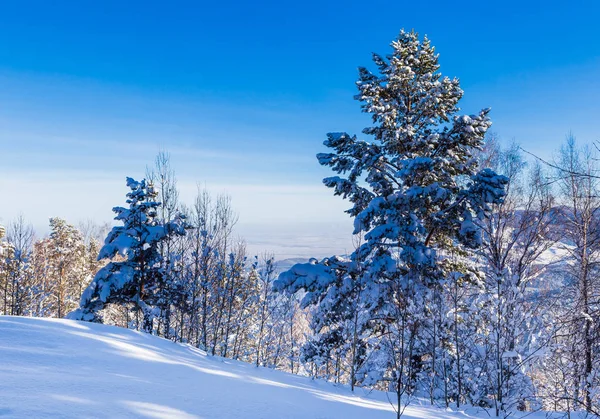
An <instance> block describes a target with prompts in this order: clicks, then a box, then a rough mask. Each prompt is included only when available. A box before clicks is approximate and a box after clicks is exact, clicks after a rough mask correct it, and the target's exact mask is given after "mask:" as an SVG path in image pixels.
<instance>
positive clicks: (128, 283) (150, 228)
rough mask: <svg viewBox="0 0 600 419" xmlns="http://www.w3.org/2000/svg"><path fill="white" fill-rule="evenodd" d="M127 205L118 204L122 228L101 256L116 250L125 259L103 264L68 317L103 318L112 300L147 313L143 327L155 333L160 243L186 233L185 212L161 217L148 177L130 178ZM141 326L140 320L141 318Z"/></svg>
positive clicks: (109, 239)
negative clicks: (166, 219) (167, 218)
mask: <svg viewBox="0 0 600 419" xmlns="http://www.w3.org/2000/svg"><path fill="white" fill-rule="evenodd" d="M127 186H128V187H129V188H130V189H131V191H130V192H128V193H127V201H126V202H127V203H128V204H129V208H123V207H115V208H113V211H114V212H115V213H116V214H117V216H116V217H115V220H117V221H121V222H122V223H123V225H122V226H115V227H113V229H112V230H111V231H110V233H109V234H108V236H107V237H106V240H105V242H104V246H103V247H102V249H101V250H100V254H99V255H98V259H99V260H100V259H112V258H113V257H115V256H116V255H117V254H118V255H120V256H121V257H123V258H124V260H115V261H111V262H110V263H108V264H107V265H106V266H104V267H103V268H102V269H101V270H100V271H98V273H97V274H96V276H95V277H94V280H93V281H92V283H91V284H90V285H89V286H88V287H87V289H86V290H85V291H84V293H83V295H82V296H81V303H80V307H79V308H78V309H77V310H75V311H73V312H71V313H70V314H69V316H68V318H70V319H74V320H86V321H95V322H100V321H101V320H102V319H101V316H100V313H99V311H100V310H102V309H103V308H104V307H106V305H107V304H109V303H116V304H120V305H133V308H134V310H135V311H136V314H138V315H139V314H140V313H141V314H142V315H143V325H142V328H143V330H144V331H146V332H151V331H152V328H153V318H154V317H155V315H156V313H155V311H156V310H155V308H156V305H157V303H158V298H159V296H157V295H156V294H157V288H158V284H159V281H160V280H161V275H163V270H162V264H161V260H160V253H159V248H158V246H159V244H160V243H161V242H162V241H163V240H166V239H167V238H168V237H170V236H172V235H183V234H185V222H184V220H183V218H182V217H181V216H179V217H174V219H173V220H171V221H169V222H168V223H165V224H161V223H160V222H158V221H157V208H158V207H159V206H160V203H159V202H157V201H155V199H156V196H157V194H156V192H155V190H154V187H153V185H152V184H151V183H149V182H147V181H146V180H145V179H143V180H141V181H139V182H138V181H135V180H134V179H132V178H127ZM138 324H139V319H138Z"/></svg>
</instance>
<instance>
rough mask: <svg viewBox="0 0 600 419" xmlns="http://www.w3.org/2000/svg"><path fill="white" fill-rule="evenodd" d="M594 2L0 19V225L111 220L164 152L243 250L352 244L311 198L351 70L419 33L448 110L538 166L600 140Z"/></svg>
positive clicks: (269, 6) (152, 9) (349, 91)
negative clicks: (216, 206) (217, 205)
mask: <svg viewBox="0 0 600 419" xmlns="http://www.w3.org/2000/svg"><path fill="white" fill-rule="evenodd" d="M598 15H600V6H598V5H595V2H591V1H590V2H587V3H583V2H571V3H570V4H567V3H565V2H548V1H546V2H522V1H521V2H460V3H458V2H430V3H428V4H427V5H424V4H422V3H421V2H415V1H413V2H404V1H386V2H383V1H370V2H351V1H350V2H349V1H344V2H341V1H339V2H338V1H329V2H327V1H321V2H311V1H305V2H285V1H277V2H227V1H221V2H175V1H174V2H168V3H167V2H152V1H145V2H136V1H129V2H121V1H119V2H117V1H103V2H91V1H77V2H75V1H73V2H66V1H56V2H46V1H43V2H42V1H40V2H30V1H19V2H17V1H12V2H3V3H2V4H0V39H2V40H3V42H0V149H1V150H2V159H1V160H0V161H1V163H0V196H2V197H3V199H2V207H1V208H0V221H1V222H4V223H6V222H9V221H10V220H11V219H13V218H14V217H15V216H16V215H17V214H19V213H23V215H24V216H25V217H26V218H27V219H29V220H30V221H31V222H32V223H33V224H34V225H35V226H36V228H38V229H39V230H40V231H43V229H44V228H45V227H44V226H45V225H46V224H47V218H48V217H50V216H61V217H65V218H67V219H68V220H69V221H71V222H73V223H77V222H78V221H79V220H83V219H87V218H92V219H96V220H98V221H105V220H110V219H111V217H112V213H111V211H110V209H111V208H112V207H113V206H115V205H120V204H122V202H123V200H124V193H125V192H126V190H125V186H124V178H125V176H137V177H140V176H142V175H143V173H144V170H145V166H146V165H147V164H150V163H151V162H152V160H153V157H154V156H155V155H156V153H157V152H158V151H159V150H160V149H166V150H168V151H170V152H171V155H172V162H173V166H174V168H175V170H176V172H177V174H178V177H179V180H180V186H181V188H182V195H183V198H184V199H186V200H191V198H192V197H193V195H194V191H195V189H196V182H201V183H202V185H205V186H206V187H207V188H209V189H210V190H211V191H214V192H215V193H219V192H226V193H229V194H230V195H231V196H232V199H233V204H234V207H235V208H236V209H237V211H238V212H239V214H240V223H239V227H240V229H239V231H240V233H241V234H243V235H245V236H246V237H247V239H248V241H249V242H250V244H251V248H252V246H254V247H253V249H258V248H259V247H261V248H265V249H270V250H274V251H275V252H276V253H277V254H279V255H281V256H293V255H308V254H311V252H316V253H317V256H322V255H324V254H327V253H333V252H340V251H343V250H344V249H342V248H344V247H347V246H349V243H350V239H349V235H350V234H349V232H350V223H349V220H348V219H347V217H346V216H345V215H344V214H343V213H342V211H343V209H344V208H346V207H347V205H346V204H345V203H344V202H342V201H341V200H340V199H338V198H337V197H332V196H331V194H330V192H329V191H328V190H327V189H326V188H324V187H323V186H321V183H320V180H321V178H322V177H323V176H325V175H327V172H326V171H325V170H324V169H322V168H320V167H319V166H318V164H317V162H316V159H315V158H314V155H315V154H316V153H318V152H320V151H323V147H322V145H321V144H322V141H323V139H324V138H325V133H326V132H329V131H348V132H355V133H358V132H359V131H360V129H361V128H362V127H363V126H365V125H366V124H367V123H368V118H367V117H366V116H365V115H361V114H360V109H359V105H358V103H356V102H355V101H353V99H352V96H353V95H354V93H355V86H354V81H355V79H356V74H357V72H356V68H357V66H359V65H363V66H368V65H369V64H370V54H371V52H374V51H375V52H379V53H386V52H387V51H388V44H389V43H390V41H391V40H392V39H393V38H394V37H395V36H396V35H397V33H398V31H399V30H400V29H401V28H406V29H410V28H414V29H416V30H417V31H418V32H420V33H421V34H427V35H428V36H429V37H430V39H431V40H432V43H433V44H434V45H435V46H436V48H437V51H438V52H439V53H440V63H441V66H442V68H441V69H442V73H443V74H445V75H448V76H450V77H454V76H456V77H459V78H460V80H461V85H462V87H463V89H464V90H465V96H464V99H463V101H462V102H461V107H462V109H463V111H464V112H465V113H474V112H477V111H478V110H479V109H481V108H483V107H491V108H492V114H491V116H492V120H493V121H494V126H493V130H494V131H495V132H497V133H498V134H499V135H500V136H501V137H502V138H503V139H504V140H505V141H506V142H509V141H511V140H512V139H514V140H516V141H518V142H520V143H521V144H522V145H523V147H525V148H526V149H528V150H531V151H533V152H535V153H538V154H540V155H542V156H544V157H547V158H551V157H552V153H553V152H554V150H556V149H557V148H558V147H559V146H560V143H561V142H562V141H563V139H564V137H565V135H566V134H567V132H569V131H572V132H573V133H574V134H575V135H576V136H577V138H578V139H579V141H581V142H591V141H594V140H598V139H600V128H599V126H598V123H597V120H598V115H600V104H599V103H598V100H597V98H598V96H600V80H599V78H598V75H599V74H600V42H599V41H600V35H599V34H598V33H597V16H598Z"/></svg>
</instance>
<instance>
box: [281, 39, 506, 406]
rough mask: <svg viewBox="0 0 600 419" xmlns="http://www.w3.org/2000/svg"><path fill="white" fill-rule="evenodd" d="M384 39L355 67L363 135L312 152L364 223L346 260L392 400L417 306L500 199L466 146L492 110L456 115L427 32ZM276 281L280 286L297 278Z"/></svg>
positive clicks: (406, 360)
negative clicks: (360, 266) (365, 123)
mask: <svg viewBox="0 0 600 419" xmlns="http://www.w3.org/2000/svg"><path fill="white" fill-rule="evenodd" d="M391 47H392V52H391V54H389V55H387V56H381V55H378V54H373V61H374V63H375V65H376V67H377V72H376V73H372V72H371V71H369V70H368V69H366V68H364V67H361V68H359V79H358V81H357V86H358V90H359V93H358V94H357V95H356V99H357V100H358V101H359V102H361V107H362V110H363V112H365V113H368V114H370V115H371V117H372V121H373V125H372V126H370V127H367V128H365V129H364V130H363V134H365V135H366V136H369V137H371V141H365V140H359V139H358V138H357V137H356V136H351V135H349V134H347V133H330V134H328V135H327V140H326V141H325V143H324V144H325V146H327V147H328V148H331V149H332V152H330V153H322V154H319V155H318V156H317V157H318V160H319V162H320V163H321V164H322V165H323V166H328V167H330V168H331V169H332V170H333V171H334V172H336V173H337V174H338V175H339V176H333V177H329V178H326V179H324V183H325V185H326V186H328V187H330V188H332V189H333V190H334V194H335V195H340V196H342V197H343V198H345V199H348V200H350V201H351V202H352V203H353V206H352V207H351V208H350V209H349V210H348V211H347V212H348V214H350V215H351V216H352V217H354V234H359V233H364V239H365V242H364V244H363V245H362V246H361V247H360V248H358V249H357V250H356V251H355V252H354V253H353V254H352V259H353V260H360V261H364V262H363V263H364V264H365V272H364V273H363V275H365V276H366V278H367V281H368V285H367V286H366V288H367V292H364V293H363V295H364V298H366V299H368V302H367V303H365V307H368V311H369V316H370V318H371V319H373V320H372V322H371V323H372V324H371V327H373V328H376V329H378V330H379V333H378V336H380V337H381V338H380V339H379V340H378V341H376V340H371V343H370V345H371V346H372V351H374V352H376V353H377V355H376V356H373V357H371V361H372V362H371V363H370V364H369V363H367V364H366V365H365V366H363V368H364V371H366V376H367V377H366V378H365V380H366V382H377V381H382V380H383V381H388V382H390V383H391V384H392V385H391V387H392V388H394V389H395V390H396V391H397V393H398V399H399V400H398V401H399V404H398V406H400V405H401V403H400V397H401V395H402V394H403V393H406V392H410V391H412V389H413V388H414V379H415V377H416V376H417V372H418V370H419V368H420V356H421V353H423V352H424V351H426V350H427V348H426V347H424V345H422V344H421V343H420V342H419V341H418V335H419V330H420V328H421V326H422V323H423V317H424V316H425V314H426V313H424V311H423V309H422V308H423V307H424V305H425V302H426V300H427V298H428V295H429V293H430V292H431V290H432V289H434V288H435V287H436V286H438V284H439V283H440V282H441V281H442V280H443V278H444V277H446V276H448V275H449V274H450V273H451V272H449V271H448V269H446V268H445V266H446V265H445V264H444V263H442V262H443V258H444V255H445V254H448V253H449V252H450V251H452V249H454V248H460V249H473V248H477V247H478V246H479V245H480V244H481V233H480V229H479V228H478V226H477V224H476V223H474V220H475V219H476V218H482V217H484V216H485V215H486V212H487V211H488V210H489V205H490V204H492V203H495V202H499V201H500V200H501V199H502V197H503V193H504V192H503V188H504V184H505V183H506V179H505V178H504V177H503V176H499V175H497V174H496V173H494V172H493V171H492V170H489V169H484V170H481V171H478V165H477V160H476V159H475V158H474V153H475V152H476V151H477V150H478V149H479V148H481V146H482V143H483V138H484V135H485V133H486V131H487V130H488V128H489V127H490V125H491V122H490V120H489V118H488V113H489V109H484V110H482V111H481V112H479V113H478V114H475V115H471V116H466V115H465V116H459V115H457V112H458V111H459V109H458V101H459V100H460V99H461V97H462V95H463V92H462V90H461V89H460V86H459V81H458V79H449V78H448V77H442V75H441V74H440V73H439V64H438V55H437V54H435V52H434V48H433V46H432V45H431V43H430V42H429V40H428V39H427V37H425V38H424V39H423V40H420V39H419V36H418V34H417V33H415V32H414V31H413V32H404V31H401V32H400V35H399V36H398V38H397V39H396V40H394V41H393V42H392V44H391ZM298 279H299V280H302V278H298ZM282 280H285V282H286V283H285V284H279V285H278V287H279V288H286V287H294V284H293V280H290V278H287V279H286V277H284V278H282ZM328 281H329V282H330V283H332V284H333V283H334V282H335V279H334V276H330V278H329V279H328ZM325 289H327V287H325ZM367 378H368V379H367ZM400 414H401V410H400V408H399V410H398V415H399V416H400Z"/></svg>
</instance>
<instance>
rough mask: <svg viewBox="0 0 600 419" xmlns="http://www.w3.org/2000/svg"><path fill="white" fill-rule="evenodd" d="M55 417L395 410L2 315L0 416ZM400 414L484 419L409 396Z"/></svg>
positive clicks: (199, 356)
mask: <svg viewBox="0 0 600 419" xmlns="http://www.w3.org/2000/svg"><path fill="white" fill-rule="evenodd" d="M390 397H391V398H393V395H390ZM536 416H537V415H536ZM57 417H60V418H120V417H128V418H129V417H134V418H136V417H137V418H304V419H306V418H345V419H346V418H387V419H391V418H395V412H394V409H393V407H392V406H391V405H390V403H389V402H388V400H387V396H386V394H385V393H382V392H371V393H368V392H366V391H365V390H362V389H358V390H357V392H356V394H352V393H351V392H350V391H349V389H347V388H345V387H336V386H334V385H333V384H330V383H326V382H321V381H313V380H311V379H310V378H306V377H300V376H296V375H292V374H286V373H283V372H279V371H273V370H270V369H267V368H256V367H254V366H253V365H250V364H246V363H242V362H237V361H232V360H228V359H223V358H218V357H210V356H207V355H206V354H205V353H204V352H202V351H200V350H198V349H196V348H193V347H190V346H187V345H181V344H176V343H173V342H170V341H167V340H164V339H161V338H158V337H155V336H150V335H147V334H144V333H139V332H136V331H132V330H126V329H121V328H117V327H113V326H105V325H100V324H90V323H83V322H76V321H69V320H56V319H39V318H24V317H10V316H0V418H57ZM403 417H404V418H407V419H426V418H440V419H458V418H476V417H488V418H489V416H488V414H487V413H485V412H479V413H477V412H475V411H473V412H471V413H464V412H450V411H445V410H442V409H437V408H434V407H430V406H415V405H411V406H409V407H408V408H407V409H406V411H405V412H404V415H403ZM530 417H531V416H530ZM540 417H542V416H540Z"/></svg>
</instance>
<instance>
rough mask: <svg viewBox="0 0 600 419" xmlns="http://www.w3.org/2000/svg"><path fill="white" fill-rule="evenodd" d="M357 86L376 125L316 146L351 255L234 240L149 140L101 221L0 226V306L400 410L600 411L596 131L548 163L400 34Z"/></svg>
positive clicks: (222, 212) (229, 214)
mask: <svg viewBox="0 0 600 419" xmlns="http://www.w3.org/2000/svg"><path fill="white" fill-rule="evenodd" d="M356 86H357V89H358V90H357V94H356V96H355V99H356V100H357V102H359V104H360V108H361V110H362V112H364V113H366V114H368V115H369V116H370V117H371V121H372V124H371V125H370V126H368V127H366V128H365V129H364V130H363V131H362V134H359V135H354V134H349V133H345V132H334V133H329V134H327V137H326V140H325V141H324V147H325V148H327V151H325V152H323V153H320V154H319V155H318V156H317V159H318V163H319V164H320V165H322V166H324V167H327V168H330V169H331V171H332V172H333V175H332V176H331V177H327V178H325V179H324V180H323V183H324V187H328V188H330V189H331V190H332V193H333V194H335V195H338V196H340V199H345V200H346V201H347V202H348V207H349V209H348V210H347V215H348V216H349V217H352V219H353V222H354V230H353V231H348V236H351V237H352V240H353V243H354V249H353V251H352V252H351V253H350V254H339V255H332V256H330V257H327V258H324V259H320V260H319V259H310V260H307V261H306V262H305V263H299V264H295V265H294V266H292V267H291V268H290V269H288V270H285V271H281V269H280V268H279V267H278V261H277V260H276V259H275V257H274V256H273V255H272V254H269V253H268V252H265V253H264V254H259V255H253V254H248V252H247V250H246V246H245V243H244V240H243V238H240V237H239V236H238V235H237V233H236V229H235V227H236V222H237V218H238V213H237V212H236V209H235V202H232V200H231V198H229V197H228V196H227V195H221V196H214V195H211V193H209V192H208V191H207V190H204V189H201V188H200V189H199V190H198V194H197V196H196V198H195V200H194V201H193V202H191V203H190V202H188V203H185V202H181V200H180V198H179V194H178V189H177V178H176V175H175V171H174V169H173V167H172V163H171V158H170V156H169V153H168V152H160V153H159V154H158V156H157V157H156V160H155V161H154V162H152V163H150V165H149V167H148V168H147V170H146V172H147V173H146V176H145V178H144V179H137V180H136V179H132V178H126V181H125V182H124V184H123V191H124V192H126V193H124V196H123V202H121V203H119V202H115V203H112V204H114V205H122V206H116V207H115V208H113V212H114V213H115V219H114V220H115V222H114V223H113V224H112V225H102V224H96V223H95V222H93V221H90V222H86V223H81V224H78V225H75V224H70V223H69V221H67V220H63V219H61V218H51V219H50V220H49V223H50V224H49V234H48V235H46V236H39V235H38V234H36V232H35V231H34V229H33V227H32V226H31V225H30V224H28V222H27V219H26V218H25V217H24V216H23V217H19V218H18V219H16V220H13V221H10V222H7V223H6V224H5V225H4V226H0V314H4V315H13V316H34V317H55V318H68V319H72V320H81V321H91V322H101V323H106V324H111V325H117V326H120V327H124V328H131V329H136V330H139V331H143V332H146V333H151V334H154V335H157V336H160V337H163V338H165V339H170V340H173V341H176V342H181V343H186V344H189V345H193V346H195V347H197V348H200V349H202V350H204V351H206V352H207V353H208V354H210V355H216V356H220V357H225V358H232V359H235V360H240V361H245V362H248V363H251V364H254V365H256V366H257V367H258V366H261V367H268V368H273V369H278V370H283V371H287V372H291V373H294V374H301V375H305V376H310V377H314V378H320V379H325V380H328V381H331V382H335V383H340V384H345V385H348V386H350V387H351V388H352V389H353V390H354V389H355V388H356V387H363V388H373V389H379V390H384V391H390V392H393V393H395V395H396V397H397V399H396V400H394V402H395V403H396V404H397V406H398V408H397V416H398V417H401V416H402V412H403V407H406V406H407V405H409V404H410V403H411V401H413V400H414V399H416V398H421V399H426V400H428V401H429V402H430V403H431V404H435V405H437V406H443V407H453V408H460V407H461V406H463V405H472V406H479V407H482V408H486V409H490V411H491V412H493V414H495V415H496V416H500V417H509V416H510V415H511V414H512V412H515V411H523V412H527V411H539V410H545V411H557V412H566V414H569V413H570V412H576V411H582V412H587V413H588V414H589V415H591V416H593V415H600V153H599V150H598V144H595V143H594V144H587V145H586V144H579V143H578V142H577V141H576V139H575V135H574V134H571V133H565V134H566V139H565V141H564V143H563V145H562V147H561V148H560V149H559V150H556V153H555V155H556V157H555V158H554V159H553V160H552V161H546V160H542V159H540V158H538V157H536V156H535V155H532V154H530V153H529V152H528V151H527V144H516V143H515V144H508V145H506V144H503V143H502V141H500V140H499V136H498V134H497V133H494V132H493V131H492V129H491V123H492V122H491V117H492V116H493V112H490V110H489V109H487V108H484V109H483V110H481V111H480V112H479V113H477V114H474V115H462V114H461V113H460V109H459V107H458V104H459V101H460V99H461V98H462V96H463V91H462V90H461V87H460V83H459V80H458V79H456V78H454V79H451V78H448V77H445V76H443V75H442V73H441V72H440V66H439V63H438V55H437V54H436V52H435V49H434V47H433V46H432V45H431V43H430V41H429V40H428V39H427V37H421V36H419V35H418V34H417V33H416V32H414V31H411V32H404V31H402V32H401V33H400V35H399V36H398V37H397V38H396V39H395V40H394V41H393V42H392V43H391V52H389V53H388V54H386V55H378V54H373V64H372V68H371V69H369V68H367V67H360V68H359V75H358V81H357V82H356ZM483 105H485V104H483ZM576 128H577V127H574V129H575V130H576ZM561 135H564V134H561ZM360 137H362V138H364V139H361V138H360ZM125 175H126V174H124V177H125ZM40 205H42V204H41V203H40ZM241 211H242V212H243V209H241ZM323 240H327V237H323Z"/></svg>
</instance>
